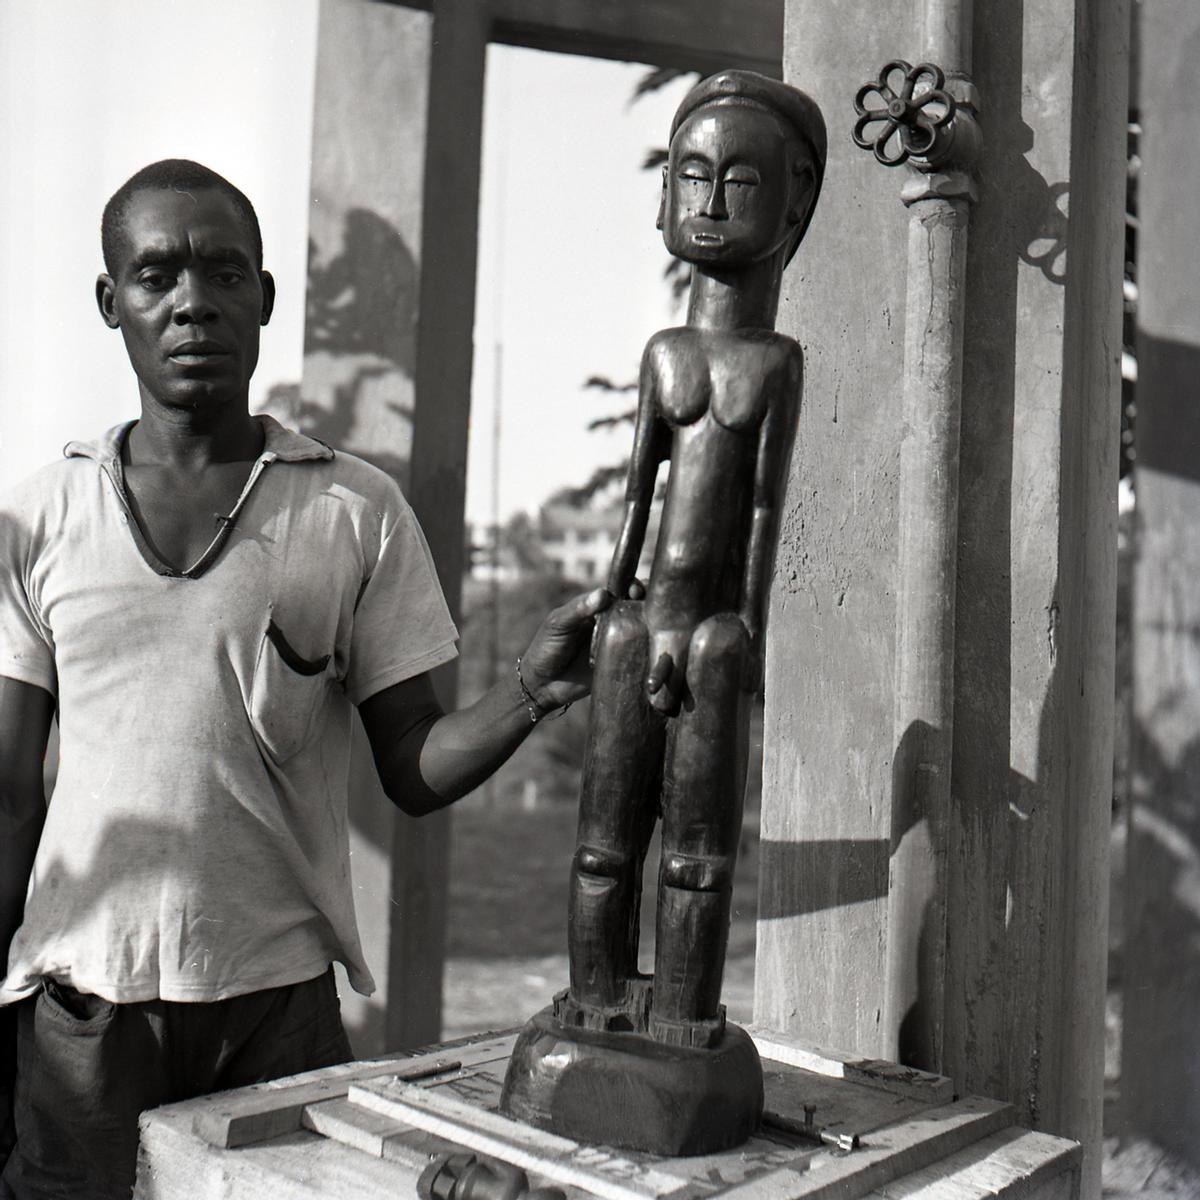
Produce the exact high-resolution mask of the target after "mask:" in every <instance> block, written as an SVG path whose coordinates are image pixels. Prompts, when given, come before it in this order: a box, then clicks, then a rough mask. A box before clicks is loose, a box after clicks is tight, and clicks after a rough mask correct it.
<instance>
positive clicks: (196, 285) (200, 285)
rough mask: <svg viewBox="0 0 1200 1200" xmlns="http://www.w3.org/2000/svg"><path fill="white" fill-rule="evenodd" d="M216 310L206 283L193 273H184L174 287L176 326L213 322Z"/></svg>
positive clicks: (216, 314) (173, 317)
mask: <svg viewBox="0 0 1200 1200" xmlns="http://www.w3.org/2000/svg"><path fill="white" fill-rule="evenodd" d="M217 316H218V310H217V306H216V303H215V301H214V300H213V296H212V291H211V289H210V288H209V286H208V281H207V280H205V279H204V278H202V277H201V276H200V275H198V274H197V273H196V272H194V271H184V272H183V273H182V274H181V275H180V277H179V282H178V283H177V284H176V286H175V311H174V313H173V314H172V319H173V320H174V322H175V324H176V325H204V324H207V323H209V322H211V321H215V320H216V319H217Z"/></svg>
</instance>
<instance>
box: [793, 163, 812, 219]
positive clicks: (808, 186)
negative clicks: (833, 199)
mask: <svg viewBox="0 0 1200 1200" xmlns="http://www.w3.org/2000/svg"><path fill="white" fill-rule="evenodd" d="M816 182H817V175H816V172H815V171H814V170H813V168H812V164H811V163H805V164H804V165H803V166H797V167H796V168H795V172H794V174H793V176H792V195H791V199H790V201H789V202H788V221H789V222H791V224H793V225H799V224H800V223H801V222H802V221H803V220H804V219H805V217H807V216H808V213H809V210H810V209H811V208H812V203H813V188H814V187H815V186H816Z"/></svg>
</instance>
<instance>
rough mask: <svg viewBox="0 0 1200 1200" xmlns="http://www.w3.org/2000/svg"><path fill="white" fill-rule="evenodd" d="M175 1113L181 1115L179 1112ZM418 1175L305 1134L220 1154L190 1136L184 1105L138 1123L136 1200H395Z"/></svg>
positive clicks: (411, 1190) (410, 1192) (412, 1187)
mask: <svg viewBox="0 0 1200 1200" xmlns="http://www.w3.org/2000/svg"><path fill="white" fill-rule="evenodd" d="M180 1108H182V1109H184V1111H182V1112H180V1111H178V1110H179V1109H180ZM418 1175H419V1171H418V1169H417V1168H416V1167H410V1166H408V1164H406V1163H402V1162H396V1161H387V1160H383V1159H378V1158H372V1157H371V1156H370V1155H368V1154H362V1153H360V1152H359V1151H358V1150H354V1149H351V1147H349V1146H344V1145H342V1144H341V1143H340V1142H336V1141H333V1140H332V1139H330V1138H324V1137H320V1136H318V1135H317V1134H315V1133H310V1132H309V1131H308V1130H305V1129H298V1130H296V1131H295V1132H293V1133H289V1134H285V1135H283V1136H282V1137H279V1138H275V1139H272V1140H271V1141H268V1142H259V1143H256V1144H255V1145H252V1146H246V1147H244V1148H242V1149H240V1150H222V1149H219V1148H217V1147H215V1146H210V1145H208V1144H207V1143H206V1142H203V1141H201V1140H200V1139H199V1138H198V1137H196V1136H195V1134H194V1133H193V1132H192V1126H191V1115H190V1113H189V1112H188V1111H187V1107H186V1105H180V1106H171V1107H169V1108H163V1109H156V1110H153V1111H152V1112H150V1113H148V1114H147V1115H146V1117H145V1118H144V1119H143V1121H142V1139H141V1145H140V1147H139V1151H138V1176H137V1184H136V1186H135V1189H134V1197H135V1200H257V1198H259V1197H272V1198H274V1197H279V1198H280V1200H351V1198H353V1200H396V1198H397V1197H402V1196H408V1197H414V1196H415V1195H416V1183H417V1178H418Z"/></svg>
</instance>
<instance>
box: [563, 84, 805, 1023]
mask: <svg viewBox="0 0 1200 1200" xmlns="http://www.w3.org/2000/svg"><path fill="white" fill-rule="evenodd" d="M824 163H825V128H824V122H823V120H822V118H821V115H820V111H819V110H818V109H817V107H816V105H815V104H814V103H813V101H812V100H810V99H809V98H808V97H807V96H806V95H804V94H803V93H802V92H799V91H797V90H796V89H794V88H791V87H789V86H787V85H785V84H782V83H779V82H777V81H775V80H772V79H767V78H765V77H763V76H760V75H755V74H753V73H751V72H746V71H726V72H723V73H721V74H718V75H714V76H712V77H710V78H709V79H706V80H704V81H703V82H702V83H700V84H698V85H697V86H696V87H695V88H694V89H693V90H692V91H691V92H690V93H689V94H688V95H687V96H686V97H685V99H684V100H683V103H682V104H681V105H680V107H679V110H678V112H677V113H676V116H675V119H674V122H673V124H672V129H671V140H670V153H669V161H668V163H667V164H666V166H665V167H664V169H663V201H662V208H661V210H660V214H659V226H660V228H661V229H662V231H663V240H664V241H665V243H666V246H667V249H668V250H669V251H670V252H671V253H672V254H674V255H676V256H677V257H678V258H681V259H683V260H684V261H686V262H689V263H691V264H692V267H693V274H692V284H691V294H690V301H689V306H688V314H687V324H686V325H684V326H682V327H680V328H675V329H665V330H662V331H661V332H659V333H657V334H655V335H654V336H653V337H652V338H651V339H650V341H649V343H648V344H647V346H646V349H645V353H644V355H643V359H642V366H641V376H640V388H639V399H638V415H637V429H636V434H635V439H634V447H633V455H632V459H631V462H630V465H629V473H628V481H627V488H626V506H625V518H624V523H623V526H622V530H621V534H620V538H619V541H618V544H617V548H616V551H615V553H614V556H613V562H612V569H611V572H610V575H609V578H608V584H607V586H608V590H609V591H610V592H611V593H612V594H613V596H614V597H623V596H626V595H628V593H629V585H630V583H631V582H632V579H633V574H634V570H635V567H636V564H637V560H638V556H639V554H640V551H641V545H642V540H643V537H644V534H645V530H646V524H647V518H648V516H649V513H650V506H651V501H652V499H653V495H654V489H655V482H656V478H657V474H658V468H659V465H660V464H661V463H662V462H663V461H669V462H670V475H669V479H668V483H667V492H666V499H665V504H664V507H663V513H662V520H661V524H660V531H659V536H658V543H657V547H656V552H655V556H654V562H653V567H652V570H651V572H650V579H649V584H648V588H647V592H646V598H645V600H644V601H631V600H622V601H619V602H618V603H616V604H614V605H613V607H612V608H611V609H610V610H609V611H608V612H607V613H606V614H605V615H604V617H603V618H602V619H601V622H600V626H599V629H598V633H597V639H596V649H595V675H594V682H593V691H592V697H593V698H592V723H591V728H590V732H589V740H588V750H587V755H586V759H585V765H584V784H583V795H582V801H581V809H580V822H579V839H578V849H577V851H576V854H575V857H574V861H573V864H572V875H571V898H570V926H569V952H570V970H571V987H570V992H569V994H568V995H567V996H566V997H563V998H561V999H560V1001H559V1002H558V1004H556V1007H555V1016H556V1018H558V1020H559V1021H561V1022H562V1023H563V1024H565V1025H573V1026H583V1027H585V1028H591V1029H597V1030H604V1029H607V1030H619V1029H638V1030H647V1029H648V1032H649V1033H650V1035H651V1036H652V1037H653V1038H654V1039H656V1040H658V1041H660V1042H666V1043H669V1044H674V1045H680V1046H696V1047H699V1046H713V1045H716V1044H717V1042H718V1041H719V1040H720V1038H721V1036H722V1032H723V1010H722V1009H721V1007H720V990H721V977H722V974H723V971H724V961H725V947H726V942H727V939H728V927H729V911H730V898H731V888H732V878H733V867H734V860H735V857H736V853H737V845H738V838H739V833H740V829H741V821H742V791H743V784H744V778H745V765H746V741H747V727H748V703H749V697H750V695H751V694H752V692H753V690H754V689H755V687H756V686H757V681H758V677H759V674H760V665H759V664H760V661H761V640H762V629H763V622H764V617H765V612H764V608H765V598H766V590H767V585H768V576H769V570H770V564H771V558H772V554H773V546H774V536H775V523H776V513H777V510H778V507H779V503H780V501H781V499H782V493H783V487H784V475H785V470H786V464H787V461H788V458H789V454H790V448H791V442H792V437H793V434H794V431H795V427H796V421H797V417H798V409H799V402H800V385H801V371H802V355H801V351H800V347H799V346H798V345H797V344H796V342H795V341H793V340H792V339H791V338H789V337H786V336H784V335H782V334H779V333H776V332H774V323H775V312H776V307H777V305H778V299H779V287H780V279H781V275H782V272H783V268H784V265H785V264H786V263H787V261H788V260H789V259H790V258H791V256H792V255H793V254H794V253H795V250H796V248H797V246H798V245H799V243H800V240H801V238H802V237H803V235H804V232H805V230H806V228H807V226H808V222H809V219H810V217H811V215H812V211H813V207H814V205H815V203H816V199H817V195H818V192H819V189H820V184H821V178H822V173H823V170H824ZM660 812H661V816H662V821H663V835H662V838H663V853H662V866H661V869H660V873H659V880H658V915H657V937H656V954H655V964H654V980H653V996H652V1001H651V1002H650V1009H649V1012H648V1014H647V1013H646V1011H645V1004H646V1001H647V1000H648V999H649V995H648V992H647V989H646V986H645V984H646V981H645V980H644V979H642V978H641V977H639V975H638V971H637V932H638V907H639V901H640V892H641V874H642V861H643V858H644V856H645V852H646V846H647V843H648V841H649V838H650V834H651V832H652V830H653V827H654V822H655V820H656V818H657V817H658V816H659V814H660Z"/></svg>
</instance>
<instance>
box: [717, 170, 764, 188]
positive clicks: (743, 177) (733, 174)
mask: <svg viewBox="0 0 1200 1200" xmlns="http://www.w3.org/2000/svg"><path fill="white" fill-rule="evenodd" d="M759 182H760V180H759V177H758V172H757V171H750V170H747V169H745V168H739V169H735V170H732V171H730V172H729V173H728V174H727V175H726V176H725V186H726V187H756V186H757V185H758V183H759Z"/></svg>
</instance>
